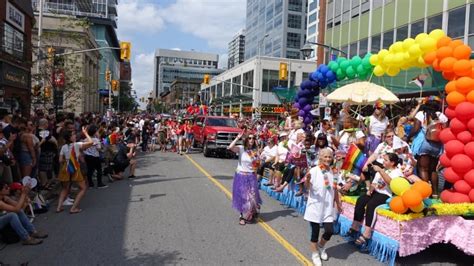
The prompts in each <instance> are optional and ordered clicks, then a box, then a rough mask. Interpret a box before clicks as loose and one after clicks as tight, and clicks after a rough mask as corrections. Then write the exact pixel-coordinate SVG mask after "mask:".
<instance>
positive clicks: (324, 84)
mask: <svg viewBox="0 0 474 266" xmlns="http://www.w3.org/2000/svg"><path fill="white" fill-rule="evenodd" d="M319 85H320V87H321V89H324V88H326V87H327V86H328V82H327V81H325V80H322V81H320V82H319Z"/></svg>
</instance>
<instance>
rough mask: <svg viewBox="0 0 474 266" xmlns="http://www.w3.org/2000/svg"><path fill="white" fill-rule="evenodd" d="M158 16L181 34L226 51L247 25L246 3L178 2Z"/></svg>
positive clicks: (216, 0) (237, 0)
mask: <svg viewBox="0 0 474 266" xmlns="http://www.w3.org/2000/svg"><path fill="white" fill-rule="evenodd" d="M159 13H160V14H161V16H162V18H163V19H164V20H165V21H166V22H171V23H173V24H176V25H178V26H179V28H180V30H181V31H183V32H186V33H190V34H192V35H194V36H197V37H199V38H202V39H205V40H207V42H208V43H209V46H211V47H214V48H218V49H226V48H227V44H228V43H229V41H230V40H231V39H232V36H234V34H235V33H237V31H238V30H239V29H241V28H242V27H244V25H245V14H246V0H225V1H223V0H177V1H176V3H174V4H171V5H170V6H168V7H166V8H164V9H161V10H160V11H159Z"/></svg>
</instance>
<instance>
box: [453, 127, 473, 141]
mask: <svg viewBox="0 0 474 266" xmlns="http://www.w3.org/2000/svg"><path fill="white" fill-rule="evenodd" d="M456 138H457V139H458V140H459V141H461V142H462V143H464V144H466V143H468V142H470V141H471V140H472V134H471V132H469V131H467V130H466V131H463V132H461V133H459V134H458V135H457V136H456Z"/></svg>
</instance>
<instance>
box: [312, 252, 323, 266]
mask: <svg viewBox="0 0 474 266" xmlns="http://www.w3.org/2000/svg"><path fill="white" fill-rule="evenodd" d="M311 259H312V260H313V265H314V266H322V265H323V263H322V262H321V258H320V257H319V253H318V252H314V253H313V255H312V256H311Z"/></svg>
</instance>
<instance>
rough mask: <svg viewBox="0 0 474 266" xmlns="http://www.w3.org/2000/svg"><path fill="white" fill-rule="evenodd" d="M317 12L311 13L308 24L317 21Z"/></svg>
mask: <svg viewBox="0 0 474 266" xmlns="http://www.w3.org/2000/svg"><path fill="white" fill-rule="evenodd" d="M317 14H318V13H314V14H311V15H309V18H308V24H311V23H313V22H315V21H316V19H317Z"/></svg>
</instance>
